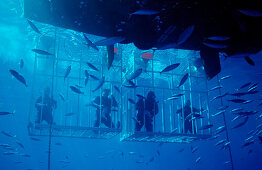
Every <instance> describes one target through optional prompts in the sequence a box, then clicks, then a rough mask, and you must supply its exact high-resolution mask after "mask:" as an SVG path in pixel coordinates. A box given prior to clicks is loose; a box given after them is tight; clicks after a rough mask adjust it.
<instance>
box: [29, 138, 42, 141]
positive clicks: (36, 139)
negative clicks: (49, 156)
mask: <svg viewBox="0 0 262 170" xmlns="http://www.w3.org/2000/svg"><path fill="white" fill-rule="evenodd" d="M30 139H31V140H33V141H40V139H38V138H34V137H31V138H30Z"/></svg>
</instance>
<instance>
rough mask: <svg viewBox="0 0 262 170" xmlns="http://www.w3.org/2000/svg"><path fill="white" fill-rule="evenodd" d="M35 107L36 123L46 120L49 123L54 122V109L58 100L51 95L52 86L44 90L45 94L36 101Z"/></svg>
mask: <svg viewBox="0 0 262 170" xmlns="http://www.w3.org/2000/svg"><path fill="white" fill-rule="evenodd" d="M35 107H36V109H37V119H36V121H35V122H36V123H41V122H42V121H46V122H47V123H48V124H52V123H53V109H56V107H57V102H56V101H55V100H54V99H53V98H51V97H50V88H49V87H47V88H45V90H44V96H40V97H39V98H38V99H37V100H36V102H35Z"/></svg>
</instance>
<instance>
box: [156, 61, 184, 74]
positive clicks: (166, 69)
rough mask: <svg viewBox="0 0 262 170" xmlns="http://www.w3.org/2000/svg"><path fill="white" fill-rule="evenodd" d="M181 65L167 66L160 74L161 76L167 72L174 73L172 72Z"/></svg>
mask: <svg viewBox="0 0 262 170" xmlns="http://www.w3.org/2000/svg"><path fill="white" fill-rule="evenodd" d="M179 65H180V63H176V64H172V65H169V66H167V67H166V68H164V69H163V70H162V71H160V74H161V73H165V72H169V71H172V70H174V69H175V68H177V67H178V66H179Z"/></svg>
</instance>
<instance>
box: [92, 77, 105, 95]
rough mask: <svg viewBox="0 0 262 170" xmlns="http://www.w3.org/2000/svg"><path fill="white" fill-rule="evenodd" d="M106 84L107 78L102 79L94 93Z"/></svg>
mask: <svg viewBox="0 0 262 170" xmlns="http://www.w3.org/2000/svg"><path fill="white" fill-rule="evenodd" d="M104 83H105V76H103V77H102V79H101V80H100V81H99V84H98V85H97V87H96V88H95V89H94V90H92V92H95V91H97V90H98V89H100V88H101V87H102V86H103V85H104Z"/></svg>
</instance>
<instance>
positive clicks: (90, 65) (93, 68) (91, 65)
mask: <svg viewBox="0 0 262 170" xmlns="http://www.w3.org/2000/svg"><path fill="white" fill-rule="evenodd" d="M86 64H87V66H88V67H89V68H91V69H92V70H94V71H99V70H98V68H96V67H95V66H94V65H93V64H91V63H89V62H86Z"/></svg>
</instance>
